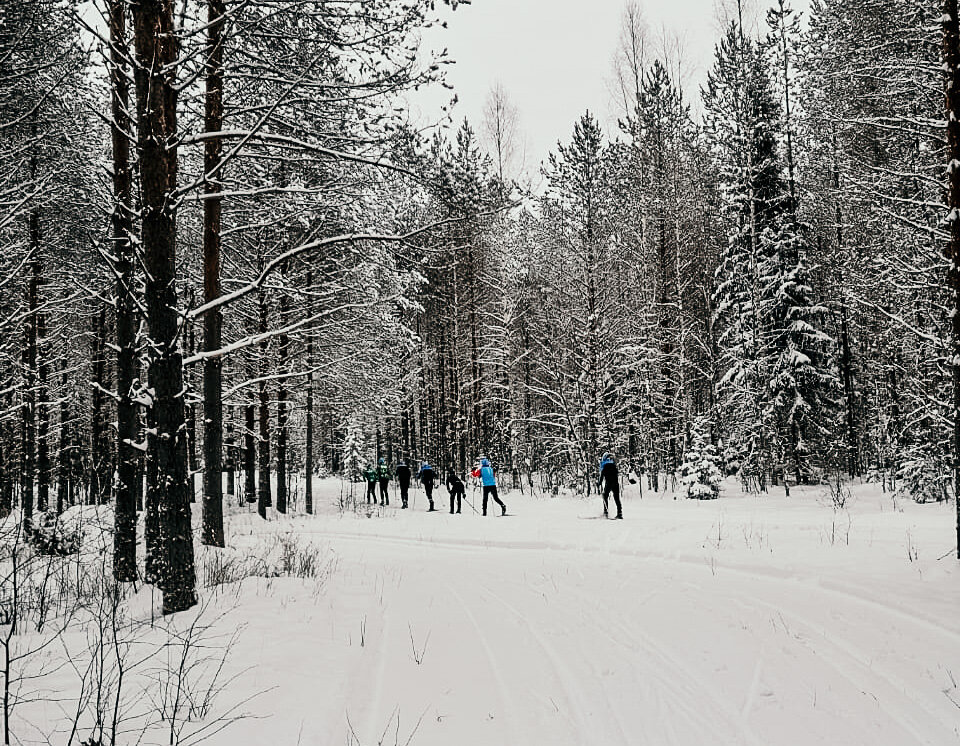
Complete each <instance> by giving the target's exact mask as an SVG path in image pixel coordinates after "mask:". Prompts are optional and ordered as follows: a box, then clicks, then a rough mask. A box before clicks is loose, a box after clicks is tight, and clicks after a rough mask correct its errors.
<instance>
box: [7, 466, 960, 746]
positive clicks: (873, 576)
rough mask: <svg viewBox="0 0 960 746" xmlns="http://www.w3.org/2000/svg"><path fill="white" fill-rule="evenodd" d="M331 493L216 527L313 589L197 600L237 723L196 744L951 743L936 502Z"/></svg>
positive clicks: (952, 659)
mask: <svg viewBox="0 0 960 746" xmlns="http://www.w3.org/2000/svg"><path fill="white" fill-rule="evenodd" d="M341 489H342V486H341V483H340V482H339V481H336V480H329V481H325V482H323V483H321V485H320V488H319V491H320V495H319V497H318V498H317V502H318V506H319V509H320V513H319V514H318V515H317V516H314V517H280V518H279V519H278V518H277V517H276V516H271V519H272V520H270V521H269V522H268V523H266V524H264V523H263V522H262V521H261V520H260V519H259V518H258V517H257V516H256V514H255V513H245V512H243V511H240V512H236V513H234V514H232V515H231V518H230V521H229V524H228V526H229V539H228V542H229V544H230V545H231V547H232V549H230V550H228V555H229V556H231V557H235V558H236V557H243V556H246V555H250V554H253V553H255V550H254V547H257V546H263V545H264V542H268V543H269V541H270V540H271V539H270V537H269V536H266V535H265V533H266V534H271V533H276V534H278V535H279V536H282V537H285V540H287V541H295V542H296V543H297V545H298V546H300V547H301V549H302V548H303V547H305V546H309V545H312V546H314V547H316V556H317V557H318V558H319V560H320V571H319V572H318V573H317V574H316V577H310V578H306V579H298V578H289V577H276V578H270V579H259V578H249V579H247V580H246V581H244V582H243V583H240V584H236V585H235V586H233V587H226V588H223V589H222V590H221V591H220V592H218V593H215V594H214V593H213V592H212V591H210V590H208V591H205V592H204V596H205V598H206V599H207V601H206V604H205V605H206V606H207V609H206V611H204V612H203V616H202V618H204V619H207V620H212V626H211V628H210V630H208V631H207V632H206V633H205V634H206V635H207V636H208V637H209V638H210V639H211V640H213V639H215V638H216V639H226V636H229V635H230V634H233V633H236V639H235V643H234V644H233V647H232V649H231V651H230V653H229V656H228V657H227V660H226V663H225V667H224V670H223V672H222V674H221V678H220V679H219V681H220V682H221V683H222V684H224V686H223V689H222V691H219V693H218V694H217V695H216V697H215V699H214V700H213V702H212V704H211V706H210V707H209V709H208V711H204V714H205V717H206V719H207V720H208V721H212V720H213V719H214V717H215V716H217V715H220V716H223V715H225V714H226V716H227V717H228V718H229V717H234V716H236V715H238V714H240V713H243V714H245V715H247V716H248V717H244V718H242V719H240V720H239V721H238V722H236V723H234V724H232V725H230V727H228V728H226V729H225V730H222V731H220V732H213V731H215V730H216V728H211V729H210V731H207V732H206V733H204V734H201V735H206V736H207V737H208V738H207V741H206V743H209V744H214V745H215V746H228V745H230V746H237V745H238V744H239V745H243V746H246V745H248V744H249V745H251V746H260V745H262V744H275V745H276V746H288V745H289V746H295V745H296V744H304V745H308V746H312V745H316V746H326V745H327V744H336V745H339V744H350V745H351V746H356V745H358V744H362V745H363V746H367V745H372V744H384V745H386V744H390V745H391V746H403V745H404V744H408V745H409V746H441V745H442V746H481V745H482V746H494V745H496V746H525V745H529V746H534V745H536V746H541V745H542V746H563V745H566V744H571V745H572V744H591V745H593V744H598V745H603V746H607V745H611V746H612V745H619V744H631V745H633V744H652V745H654V746H660V745H666V744H682V745H689V746H703V745H705V744H756V745H758V746H759V745H763V746H769V745H775V744H798V745H799V744H804V745H806V744H844V745H848V744H849V745H852V744H870V746H887V745H889V746H906V745H907V744H935V745H937V746H939V745H944V746H945V745H947V744H958V743H960V688H958V683H960V570H958V563H957V560H956V559H955V550H954V547H955V535H954V531H955V528H954V526H955V524H954V514H953V507H952V506H950V505H916V504H914V503H912V502H909V501H905V500H902V499H899V500H894V499H893V498H892V497H891V496H890V495H884V494H882V493H881V491H880V489H879V487H877V486H876V485H869V486H854V487H853V496H852V499H851V500H849V501H848V502H847V504H846V506H845V507H843V508H840V509H838V508H836V507H835V506H834V505H833V504H832V502H831V500H830V498H829V495H828V493H827V491H826V489H825V488H808V489H794V490H793V492H792V496H791V497H790V498H785V497H784V496H783V493H782V491H780V490H777V491H775V492H774V493H773V494H772V495H770V496H763V497H757V496H745V495H741V494H739V493H738V492H737V488H736V485H735V484H734V483H732V482H731V483H728V485H727V489H726V492H725V493H724V495H723V497H722V498H721V499H720V500H717V501H713V502H695V501H688V500H682V499H681V500H674V499H672V496H668V495H662V494H661V495H655V494H654V495H651V494H650V493H647V492H645V494H644V497H643V499H640V497H639V495H638V494H637V492H636V489H637V488H636V487H630V488H629V490H628V492H627V494H626V496H625V501H624V513H625V520H623V521H613V520H603V519H601V518H598V516H599V514H600V502H599V499H597V498H593V499H589V500H588V499H582V498H576V497H561V498H549V497H530V496H521V495H519V494H517V493H512V494H507V495H505V500H506V502H507V504H508V508H509V512H510V515H508V516H507V517H504V518H501V517H494V516H493V515H491V516H490V517H487V518H483V517H481V516H480V515H478V514H477V513H475V512H474V510H473V509H472V508H471V506H469V505H467V504H465V505H464V510H465V513H464V514H462V515H449V514H448V513H447V512H446V506H445V505H444V502H443V500H442V499H441V500H440V501H438V507H443V508H444V510H443V511H442V512H437V513H429V514H428V513H426V512H425V508H426V501H425V499H424V497H423V493H422V492H419V493H417V497H416V500H415V504H414V508H412V509H410V510H406V511H404V510H399V509H398V508H396V507H394V506H391V507H389V508H383V509H381V508H376V509H375V510H373V511H368V510H366V509H365V508H363V507H361V508H360V509H358V510H353V509H347V510H345V511H341V510H340V509H339V507H338V505H337V503H338V502H339V498H340V495H341ZM438 494H439V495H440V497H441V498H444V497H445V495H446V493H445V491H443V490H440V491H439V493H438ZM477 497H478V496H477V495H476V494H472V493H470V492H468V498H469V499H470V500H471V501H472V502H473V503H474V505H476V506H477V507H478V508H479V502H477ZM393 502H398V501H397V500H396V499H394V500H393ZM493 512H495V511H491V513H493ZM211 557H212V554H211V551H210V550H204V551H203V552H202V554H201V556H200V558H199V562H200V565H201V567H204V566H206V567H208V568H209V567H210V566H211V565H210V563H211V561H212V559H211ZM206 572H208V573H209V572H212V571H211V570H207V571H206ZM201 574H203V573H201ZM218 615H220V616H218ZM180 616H181V618H180V620H179V621H178V622H177V624H178V625H179V628H181V629H182V628H183V627H184V626H185V625H186V622H187V620H188V619H190V618H191V614H187V615H180ZM206 623H207V622H205V624H206ZM217 635H223V636H224V637H220V638H217ZM64 681H66V679H64ZM63 686H65V687H66V686H67V684H66V683H65V684H63ZM231 708H235V709H233V710H231ZM227 713H229V714H227ZM48 716H49V717H51V718H53V715H52V710H50V709H49V708H48ZM198 727H199V725H189V726H187V727H186V728H185V730H184V733H185V734H188V733H191V732H196V730H197V728H198ZM217 727H219V726H217ZM165 738H166V737H165V736H164V735H163V734H162V733H161V732H160V731H159V730H157V731H156V732H154V731H151V732H150V733H149V734H148V736H147V737H146V738H145V739H144V741H143V742H144V743H166V742H167V740H164V739H165ZM25 742H31V741H28V740H27V741H25ZM36 742H41V741H39V740H37V741H36ZM54 742H56V743H60V742H66V739H60V740H55V741H54ZM132 742H133V741H131V743H132ZM192 742H197V740H193V741H192Z"/></svg>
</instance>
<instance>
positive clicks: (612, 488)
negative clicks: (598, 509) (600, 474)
mask: <svg viewBox="0 0 960 746" xmlns="http://www.w3.org/2000/svg"><path fill="white" fill-rule="evenodd" d="M610 495H613V501H614V502H615V503H616V504H617V518H623V508H622V507H621V506H620V485H619V484H617V483H616V482H614V483H613V484H606V483H604V486H603V514H604V515H607V506H608V505H609V503H610Z"/></svg>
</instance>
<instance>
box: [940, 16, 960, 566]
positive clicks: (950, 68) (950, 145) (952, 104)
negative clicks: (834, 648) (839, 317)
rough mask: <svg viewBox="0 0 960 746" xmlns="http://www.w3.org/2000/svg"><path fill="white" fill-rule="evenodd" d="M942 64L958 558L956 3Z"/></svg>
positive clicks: (959, 87) (959, 61)
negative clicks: (944, 105) (945, 132)
mask: <svg viewBox="0 0 960 746" xmlns="http://www.w3.org/2000/svg"><path fill="white" fill-rule="evenodd" d="M941 18H942V22H943V63H944V72H945V76H946V85H945V87H946V120H947V149H948V152H947V164H948V165H947V175H948V178H949V188H948V190H947V207H948V208H949V210H950V212H949V215H948V216H947V223H948V224H949V226H950V239H949V241H948V242H947V246H946V251H945V252H944V253H945V255H946V258H947V261H948V262H949V267H948V269H947V286H948V287H949V289H950V293H951V295H952V308H951V309H950V310H951V315H952V317H953V318H952V328H951V330H952V336H951V347H952V350H953V354H952V360H951V364H952V367H953V454H952V456H953V496H954V500H955V501H956V504H957V557H958V558H960V22H958V18H957V0H945V1H944V3H943V14H942V16H941Z"/></svg>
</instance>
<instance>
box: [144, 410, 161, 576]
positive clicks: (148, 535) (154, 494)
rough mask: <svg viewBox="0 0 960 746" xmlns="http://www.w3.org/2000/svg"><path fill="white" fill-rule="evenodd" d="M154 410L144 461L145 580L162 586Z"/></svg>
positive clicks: (149, 424) (148, 418)
mask: <svg viewBox="0 0 960 746" xmlns="http://www.w3.org/2000/svg"><path fill="white" fill-rule="evenodd" d="M153 412H154V410H153V407H150V408H149V409H147V418H146V419H147V423H146V424H147V433H148V435H147V458H146V461H145V463H144V471H145V472H146V475H145V476H146V482H147V494H146V506H145V507H146V517H145V519H144V528H143V543H144V580H146V582H148V583H153V584H154V585H156V586H157V587H158V588H162V587H163V568H162V562H163V548H162V547H161V544H160V542H161V533H160V503H159V502H158V497H159V494H160V491H159V488H158V487H157V480H158V479H159V472H158V469H157V438H156V436H155V435H154V434H153V433H155V432H156V430H155V428H156V418H155V417H154V414H153Z"/></svg>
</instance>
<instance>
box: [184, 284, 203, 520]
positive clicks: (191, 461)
mask: <svg viewBox="0 0 960 746" xmlns="http://www.w3.org/2000/svg"><path fill="white" fill-rule="evenodd" d="M190 305H191V306H192V305H193V290H192V289H191V291H190ZM187 323H188V325H189V327H190V331H189V332H188V333H187V344H188V347H187V354H188V355H190V356H193V355H194V354H195V353H196V351H197V333H196V330H195V329H194V325H193V323H191V322H187ZM191 373H192V371H184V379H185V380H184V385H185V386H186V389H187V391H188V392H189V394H190V395H189V397H188V400H189V403H188V404H187V409H186V414H187V469H188V470H189V475H190V477H189V483H190V502H192V503H195V502H196V501H197V474H198V473H199V472H200V459H199V456H198V454H197V401H196V388H195V387H194V376H193V375H191Z"/></svg>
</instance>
